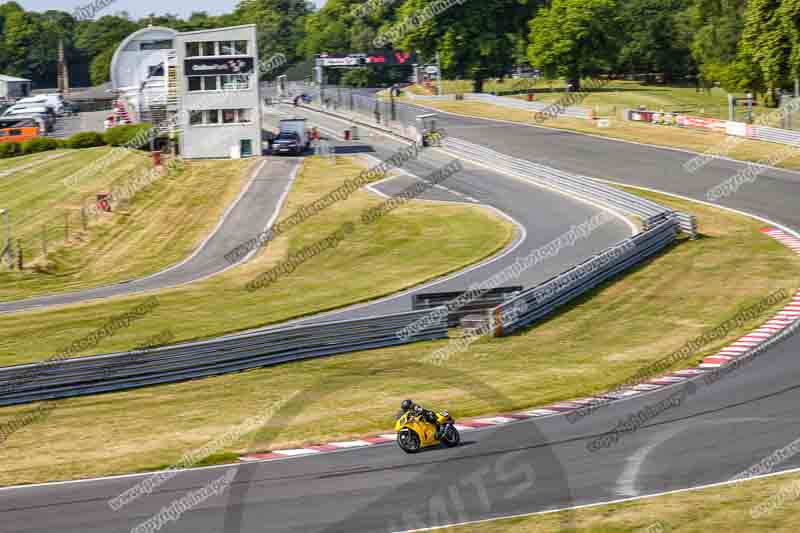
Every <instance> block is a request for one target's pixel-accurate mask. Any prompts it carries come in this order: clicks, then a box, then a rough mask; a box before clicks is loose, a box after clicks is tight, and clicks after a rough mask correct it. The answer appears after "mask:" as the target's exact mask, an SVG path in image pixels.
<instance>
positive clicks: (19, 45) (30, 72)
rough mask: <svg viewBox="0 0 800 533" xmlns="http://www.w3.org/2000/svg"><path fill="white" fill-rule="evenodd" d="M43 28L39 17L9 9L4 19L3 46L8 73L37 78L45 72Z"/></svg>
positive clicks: (45, 56) (45, 55)
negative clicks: (42, 40)
mask: <svg viewBox="0 0 800 533" xmlns="http://www.w3.org/2000/svg"><path fill="white" fill-rule="evenodd" d="M42 33H43V28H42V24H41V22H40V20H39V17H38V16H37V15H35V14H33V13H26V12H24V11H11V12H10V13H8V15H7V16H6V19H5V27H4V36H3V37H4V39H3V45H4V46H3V48H4V51H5V55H6V70H7V72H8V73H9V74H11V75H15V76H22V77H25V78H30V79H38V78H40V77H42V76H43V75H44V74H45V73H46V72H47V63H48V61H47V53H46V50H44V48H43V46H42V42H41V39H42Z"/></svg>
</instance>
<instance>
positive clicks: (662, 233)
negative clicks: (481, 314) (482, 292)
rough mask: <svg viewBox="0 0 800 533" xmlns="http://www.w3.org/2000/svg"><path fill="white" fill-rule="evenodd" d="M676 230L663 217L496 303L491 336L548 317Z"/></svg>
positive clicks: (651, 252)
mask: <svg viewBox="0 0 800 533" xmlns="http://www.w3.org/2000/svg"><path fill="white" fill-rule="evenodd" d="M679 231H680V227H679V225H678V221H677V220H675V219H674V218H670V219H667V220H665V221H663V222H661V223H660V224H658V225H656V226H655V227H653V228H651V229H649V230H646V231H643V232H642V233H639V234H638V235H635V236H633V237H631V238H630V239H627V240H625V241H623V242H621V243H619V244H616V245H614V246H612V247H611V248H608V249H606V250H605V251H603V252H601V253H600V254H597V255H596V256H594V257H591V258H589V259H587V260H586V261H584V262H583V263H581V264H579V265H576V266H574V267H573V268H571V269H569V270H567V271H566V272H564V273H562V274H559V275H557V276H555V277H553V278H551V279H549V280H547V281H545V282H544V283H541V284H539V285H536V286H535V287H532V288H530V289H528V290H526V291H525V292H524V293H522V294H520V295H519V296H517V297H515V298H513V299H511V300H509V301H508V302H505V303H503V304H501V305H499V306H498V307H497V308H495V309H494V310H493V311H492V312H491V314H490V316H489V320H490V321H491V328H492V331H494V335H495V336H496V337H500V336H505V335H509V334H511V333H513V332H514V331H517V330H519V329H521V328H523V327H526V326H529V325H531V324H533V323H534V322H536V321H537V320H540V319H542V318H544V317H546V316H549V315H550V314H552V313H553V312H555V311H556V309H558V308H559V307H561V306H563V305H566V304H568V303H569V302H571V301H573V300H575V299H576V298H579V297H580V296H582V295H584V294H586V293H587V292H589V291H590V290H592V289H594V288H596V287H597V286H599V285H601V284H602V283H605V282H606V281H609V280H611V279H612V278H614V277H615V276H618V275H619V274H621V273H622V272H624V271H626V270H628V269H630V268H632V267H635V266H637V265H639V264H641V263H643V262H644V261H646V260H648V259H650V258H651V257H653V256H655V255H657V254H658V253H660V252H661V251H662V250H664V249H665V248H666V247H667V246H669V245H670V244H672V243H674V242H675V240H676V239H677V236H678V233H679Z"/></svg>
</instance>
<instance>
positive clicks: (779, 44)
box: [740, 0, 800, 105]
mask: <svg viewBox="0 0 800 533" xmlns="http://www.w3.org/2000/svg"><path fill="white" fill-rule="evenodd" d="M792 4H793V5H794V6H792ZM796 6H797V0H783V1H781V0H750V3H749V4H748V6H747V14H746V18H745V25H744V32H743V33H742V40H741V47H740V55H741V56H742V57H745V58H747V60H749V61H752V63H753V64H754V65H755V66H756V67H757V68H758V70H759V71H760V74H761V77H762V78H763V79H764V82H765V84H766V86H767V104H768V105H774V103H775V89H776V88H777V87H779V86H781V85H783V84H785V83H786V82H787V81H788V80H789V79H790V77H791V75H792V72H796V71H797V64H794V65H792V62H791V58H792V57H796V56H797V54H798V52H800V50H799V49H798V48H797V44H798V43H797V40H796V38H794V35H793V34H796V33H797V32H796V30H794V29H793V28H790V27H787V24H786V21H784V20H782V18H781V17H785V16H786V15H787V14H788V13H791V11H792V7H796ZM790 23H791V21H790ZM795 23H796V21H795Z"/></svg>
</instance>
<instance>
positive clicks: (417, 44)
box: [380, 0, 540, 91]
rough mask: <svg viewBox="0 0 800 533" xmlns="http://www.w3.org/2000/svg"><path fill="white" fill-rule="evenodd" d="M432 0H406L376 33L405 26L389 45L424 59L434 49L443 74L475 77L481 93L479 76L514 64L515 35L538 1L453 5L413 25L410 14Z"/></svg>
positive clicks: (518, 36) (417, 12)
mask: <svg viewBox="0 0 800 533" xmlns="http://www.w3.org/2000/svg"><path fill="white" fill-rule="evenodd" d="M432 3H433V1H432V0H406V2H405V3H403V4H402V6H400V7H399V9H398V12H397V14H398V21H397V22H387V23H386V24H384V26H383V27H382V28H381V32H380V33H381V34H386V31H387V30H388V29H389V28H391V27H395V28H399V27H403V26H402V25H403V24H406V23H407V22H412V24H410V25H409V26H408V27H410V28H411V31H409V32H408V33H407V34H406V35H405V36H403V37H402V38H401V39H400V41H399V42H396V43H393V44H394V46H395V47H398V48H402V49H403V50H405V51H413V50H419V51H421V52H422V55H423V58H424V59H425V60H426V61H432V60H433V58H434V57H435V56H436V53H437V52H438V53H439V55H440V58H441V63H442V71H443V74H444V75H445V76H447V77H451V78H460V77H467V78H471V79H474V80H475V90H476V91H481V90H482V85H483V80H484V79H486V78H489V77H492V76H497V77H504V76H506V75H508V73H509V72H510V71H511V69H512V67H513V66H514V65H515V64H516V63H517V62H518V55H517V54H516V53H515V52H516V51H517V50H518V49H519V41H520V39H524V35H525V33H526V31H527V28H526V27H525V24H526V22H527V21H528V20H529V19H530V17H531V16H532V14H533V13H534V11H535V9H536V8H537V7H538V6H539V3H540V2H539V1H538V0H536V1H530V2H529V1H526V0H483V1H481V2H470V3H468V4H463V5H453V6H452V7H450V8H449V9H447V10H446V11H444V12H442V13H439V14H438V15H436V16H435V17H433V18H432V19H430V20H427V21H425V22H424V23H423V24H421V25H419V26H418V27H417V26H416V25H415V24H413V20H414V17H420V16H422V15H423V14H425V13H426V12H429V11H426V8H428V7H429V6H430V5H431V4H432Z"/></svg>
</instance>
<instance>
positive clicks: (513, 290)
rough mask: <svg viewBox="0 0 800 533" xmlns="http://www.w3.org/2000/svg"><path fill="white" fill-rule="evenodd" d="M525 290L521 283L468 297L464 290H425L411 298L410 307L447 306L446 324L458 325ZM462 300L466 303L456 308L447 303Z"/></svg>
mask: <svg viewBox="0 0 800 533" xmlns="http://www.w3.org/2000/svg"><path fill="white" fill-rule="evenodd" d="M524 290H525V288H524V287H522V286H521V285H514V286H511V287H498V288H496V289H491V290H489V291H486V292H484V293H482V294H480V295H479V296H477V297H474V298H473V297H468V296H469V295H468V294H467V293H466V292H427V293H422V294H415V295H414V296H413V298H412V307H413V309H414V310H415V311H417V310H421V309H427V310H428V311H432V310H434V309H437V308H439V307H447V325H448V326H450V327H455V326H458V325H459V324H460V323H461V320H462V319H464V318H466V317H468V316H470V315H474V314H483V313H485V312H486V311H488V310H490V309H494V308H495V307H497V306H498V305H500V304H502V303H503V302H506V301H508V300H510V299H511V298H513V297H515V296H517V295H518V294H522V292H523V291H524ZM459 300H464V301H465V302H466V303H464V304H463V305H459V306H458V307H457V308H451V307H450V306H448V305H447V304H449V303H451V302H454V301H459Z"/></svg>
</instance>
